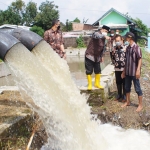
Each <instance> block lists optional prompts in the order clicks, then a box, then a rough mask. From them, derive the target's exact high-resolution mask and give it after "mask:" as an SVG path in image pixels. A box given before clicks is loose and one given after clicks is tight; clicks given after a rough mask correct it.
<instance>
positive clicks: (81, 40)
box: [76, 35, 86, 48]
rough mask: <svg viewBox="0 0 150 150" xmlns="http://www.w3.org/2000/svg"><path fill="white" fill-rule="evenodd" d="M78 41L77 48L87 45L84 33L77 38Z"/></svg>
mask: <svg viewBox="0 0 150 150" xmlns="http://www.w3.org/2000/svg"><path fill="white" fill-rule="evenodd" d="M76 42H77V48H83V47H86V46H85V44H84V40H83V37H82V35H80V36H79V37H78V38H77V39H76Z"/></svg>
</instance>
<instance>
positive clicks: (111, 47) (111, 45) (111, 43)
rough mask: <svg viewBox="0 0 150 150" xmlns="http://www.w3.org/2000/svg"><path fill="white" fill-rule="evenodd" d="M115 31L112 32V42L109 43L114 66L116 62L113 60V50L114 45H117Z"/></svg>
mask: <svg viewBox="0 0 150 150" xmlns="http://www.w3.org/2000/svg"><path fill="white" fill-rule="evenodd" d="M115 36H116V35H115V31H114V30H111V31H110V40H109V42H108V47H109V51H110V58H111V62H112V64H114V60H113V50H114V45H115Z"/></svg>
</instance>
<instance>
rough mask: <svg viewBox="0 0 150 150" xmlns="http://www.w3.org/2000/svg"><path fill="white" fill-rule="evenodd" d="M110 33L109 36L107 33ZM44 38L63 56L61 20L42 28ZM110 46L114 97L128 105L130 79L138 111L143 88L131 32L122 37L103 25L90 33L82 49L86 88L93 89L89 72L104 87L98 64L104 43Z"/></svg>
mask: <svg viewBox="0 0 150 150" xmlns="http://www.w3.org/2000/svg"><path fill="white" fill-rule="evenodd" d="M108 33H110V36H108ZM44 39H45V41H46V42H47V43H49V44H50V46H51V47H52V49H53V50H54V51H55V52H56V53H58V55H59V56H60V57H61V58H64V59H66V52H65V49H64V45H63V42H64V41H63V36H62V32H61V31H60V21H59V20H54V21H53V22H52V27H51V28H50V29H49V30H47V31H45V33H44ZM106 40H107V46H108V48H109V50H110V57H111V61H112V64H113V65H114V68H115V77H116V85H117V91H118V95H117V97H116V100H117V101H120V99H121V101H122V102H125V103H124V105H122V107H125V106H129V105H130V92H131V85H132V81H133V83H134V88H135V91H136V93H137V95H138V100H139V105H138V108H137V109H136V111H137V112H139V111H141V110H142V107H143V106H142V90H141V87H140V82H139V78H140V74H141V64H142V53H141V49H140V48H139V46H138V45H137V44H136V43H135V36H134V34H133V33H131V32H127V34H126V35H125V37H122V36H121V35H120V34H119V30H116V32H114V30H111V31H110V28H109V27H108V26H106V25H103V26H102V27H101V28H100V29H99V30H98V31H96V32H94V33H93V34H92V37H91V40H90V42H89V45H88V47H87V49H86V51H85V69H86V75H87V80H88V87H87V89H88V90H92V76H91V75H92V73H93V71H94V73H95V83H94V86H95V87H96V88H103V86H102V85H101V84H100V79H101V67H100V63H101V62H103V54H104V51H105V45H106Z"/></svg>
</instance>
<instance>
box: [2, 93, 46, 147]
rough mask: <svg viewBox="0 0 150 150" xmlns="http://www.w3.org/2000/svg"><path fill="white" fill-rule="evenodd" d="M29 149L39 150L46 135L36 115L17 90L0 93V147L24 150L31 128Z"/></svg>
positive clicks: (44, 141)
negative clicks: (31, 138)
mask: <svg viewBox="0 0 150 150" xmlns="http://www.w3.org/2000/svg"><path fill="white" fill-rule="evenodd" d="M35 128H36V132H35V135H34V138H33V141H32V144H31V148H30V149H31V150H36V149H37V150H39V149H40V148H41V147H42V145H43V144H44V143H46V141H47V135H46V133H45V129H44V127H43V124H42V122H41V121H40V119H39V117H38V115H37V114H36V113H35V112H33V110H32V109H30V108H29V107H28V105H26V102H25V101H24V100H23V99H22V97H21V95H20V93H19V92H17V91H4V92H2V93H1V94H0V149H4V150H5V149H7V150H9V149H11V150H16V149H20V150H25V149H26V147H27V144H28V142H29V139H30V137H31V134H32V132H33V130H34V129H35Z"/></svg>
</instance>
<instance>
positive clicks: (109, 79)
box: [78, 64, 115, 97]
mask: <svg viewBox="0 0 150 150" xmlns="http://www.w3.org/2000/svg"><path fill="white" fill-rule="evenodd" d="M114 78H115V73H114V66H113V65H111V64H109V65H107V66H106V67H105V68H104V70H103V71H102V74H101V81H100V82H101V85H102V86H103V87H104V89H98V88H95V87H94V79H92V85H93V87H92V91H95V90H96V92H97V91H98V90H99V92H100V93H101V92H102V91H103V93H104V96H105V97H107V96H108V94H109V92H110V87H111V86H112V85H113V81H114ZM78 88H79V89H80V90H81V91H82V92H86V91H87V86H86V87H84V86H81V87H78Z"/></svg>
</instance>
